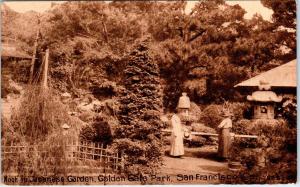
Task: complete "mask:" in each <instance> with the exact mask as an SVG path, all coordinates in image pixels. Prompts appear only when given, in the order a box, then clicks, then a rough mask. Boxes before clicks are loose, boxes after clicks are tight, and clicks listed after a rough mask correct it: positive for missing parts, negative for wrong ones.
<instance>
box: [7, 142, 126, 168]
mask: <svg viewBox="0 0 300 187" xmlns="http://www.w3.org/2000/svg"><path fill="white" fill-rule="evenodd" d="M62 147H63V153H60V154H63V156H62V155H60V156H59V155H58V154H56V153H55V150H59V149H60V148H62ZM1 154H2V155H1V156H2V162H11V161H12V162H13V161H14V160H17V159H18V157H19V158H20V157H22V156H24V155H25V154H27V155H28V154H32V157H38V158H40V160H42V162H43V164H44V165H46V167H49V168H51V167H53V160H55V159H58V157H60V159H65V160H64V161H62V162H65V163H67V164H65V165H64V167H66V168H67V167H73V168H77V169H78V168H80V169H84V170H97V172H99V171H100V170H101V171H102V172H111V171H112V172H121V171H122V170H123V157H122V154H120V153H116V152H113V151H112V150H110V149H109V147H107V146H104V145H103V144H100V143H94V142H86V141H70V140H66V142H64V143H63V144H62V145H45V144H41V145H20V144H15V143H11V144H9V145H2V151H1ZM26 162H27V161H26V160H25V163H22V164H23V165H24V167H23V168H27V169H28V168H30V167H34V166H32V165H33V164H32V163H31V161H30V160H28V163H26ZM60 162H61V161H60ZM15 164H16V165H19V164H20V163H15ZM12 165H13V163H11V166H12ZM12 167H13V166H12ZM55 167H58V166H55ZM16 168H17V166H16ZM77 169H76V170H77Z"/></svg>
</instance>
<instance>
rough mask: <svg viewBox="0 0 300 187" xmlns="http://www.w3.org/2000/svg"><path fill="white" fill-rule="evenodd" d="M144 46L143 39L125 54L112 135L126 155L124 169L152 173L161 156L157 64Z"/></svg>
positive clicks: (160, 100)
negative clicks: (113, 133)
mask: <svg viewBox="0 0 300 187" xmlns="http://www.w3.org/2000/svg"><path fill="white" fill-rule="evenodd" d="M147 45H148V41H147V40H144V41H143V42H141V43H140V44H139V45H137V47H136V48H135V50H134V51H132V53H131V54H130V55H129V56H128V61H127V62H126V68H125V70H124V79H123V80H124V82H123V84H124V89H123V90H122V91H121V95H120V100H119V101H120V104H121V107H120V113H119V115H118V118H119V121H120V126H119V127H118V128H117V129H116V131H115V137H116V138H117V140H116V141H117V146H118V149H119V150H121V151H123V152H124V154H125V155H126V157H125V158H126V159H125V162H126V163H125V167H126V169H127V171H128V172H133V171H137V172H138V173H149V172H153V171H154V170H155V168H156V167H157V166H158V165H159V163H160V158H161V155H162V153H161V146H162V144H161V131H160V129H161V127H162V126H161V125H162V123H161V122H160V118H159V116H160V112H161V108H162V96H161V88H160V82H159V67H158V65H157V64H156V63H155V62H154V61H153V59H152V58H151V56H150V55H149V51H148V50H149V48H148V46H147Z"/></svg>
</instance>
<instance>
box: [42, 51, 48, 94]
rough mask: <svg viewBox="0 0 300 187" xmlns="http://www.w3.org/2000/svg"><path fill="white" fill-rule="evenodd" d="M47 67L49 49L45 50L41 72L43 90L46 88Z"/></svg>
mask: <svg viewBox="0 0 300 187" xmlns="http://www.w3.org/2000/svg"><path fill="white" fill-rule="evenodd" d="M48 66H49V49H47V50H46V54H45V65H44V70H43V81H42V87H43V88H47V76H48Z"/></svg>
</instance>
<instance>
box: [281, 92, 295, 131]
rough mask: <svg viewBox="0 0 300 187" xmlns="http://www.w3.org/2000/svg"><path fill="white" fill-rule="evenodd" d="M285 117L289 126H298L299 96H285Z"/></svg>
mask: <svg viewBox="0 0 300 187" xmlns="http://www.w3.org/2000/svg"><path fill="white" fill-rule="evenodd" d="M281 113H282V115H283V117H284V118H285V119H286V120H287V122H288V124H289V126H290V127H291V128H295V127H296V126H297V98H296V96H293V97H290V98H284V101H283V104H282V111H281Z"/></svg>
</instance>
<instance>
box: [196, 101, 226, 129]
mask: <svg viewBox="0 0 300 187" xmlns="http://www.w3.org/2000/svg"><path fill="white" fill-rule="evenodd" d="M222 119H223V117H222V106H221V105H215V104H212V105H209V106H207V107H206V108H204V110H203V111H202V114H201V117H200V122H201V123H203V124H204V125H206V126H208V127H211V128H214V129H216V128H217V126H218V125H219V124H220V122H221V121H222Z"/></svg>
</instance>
